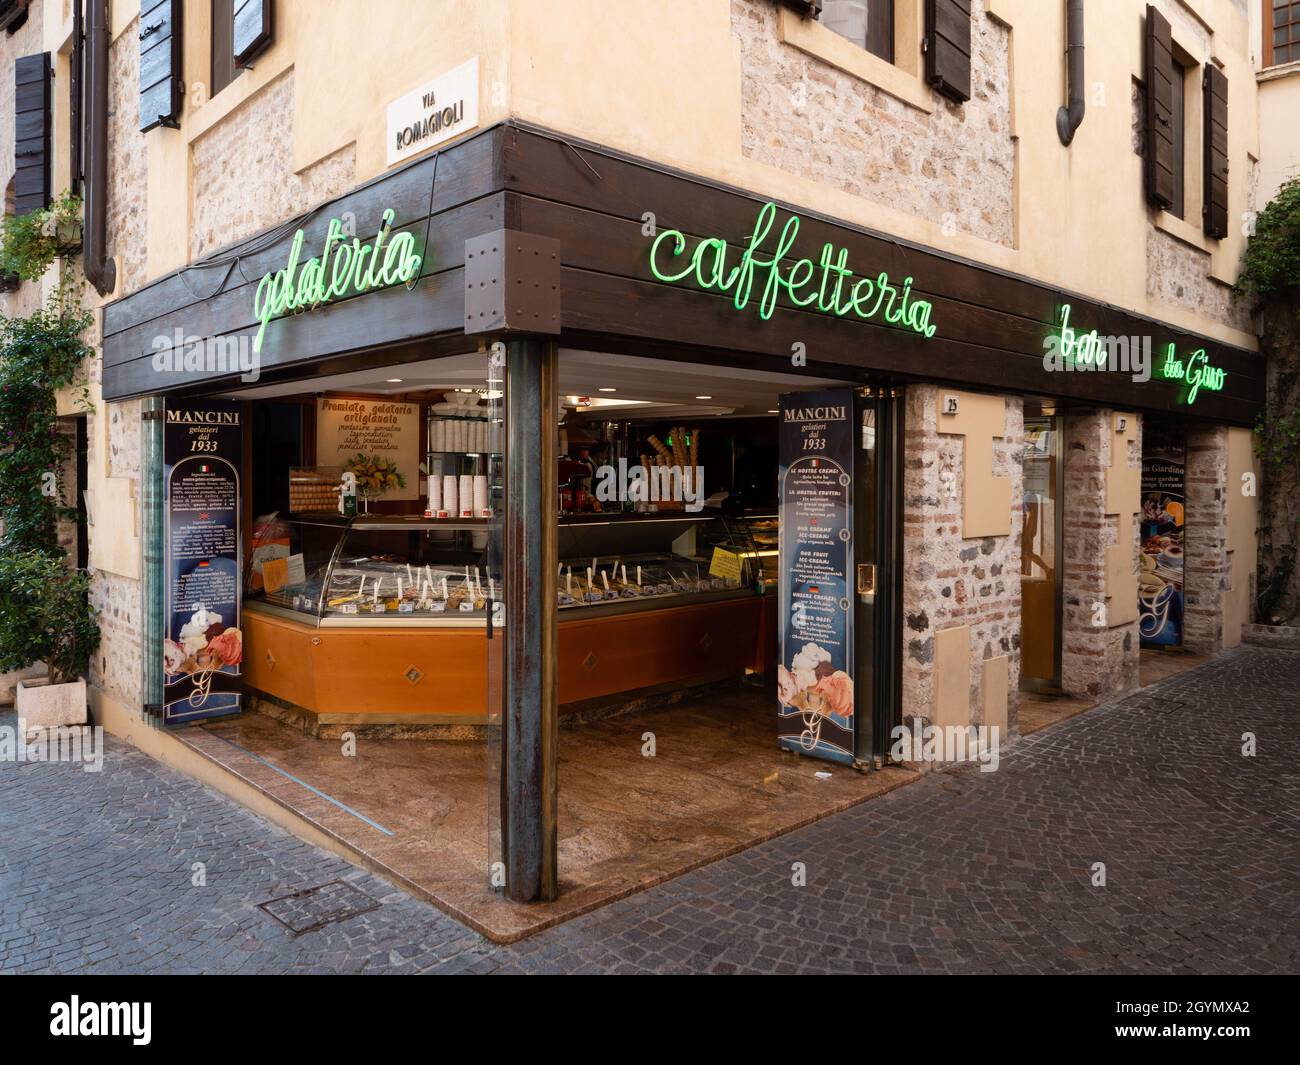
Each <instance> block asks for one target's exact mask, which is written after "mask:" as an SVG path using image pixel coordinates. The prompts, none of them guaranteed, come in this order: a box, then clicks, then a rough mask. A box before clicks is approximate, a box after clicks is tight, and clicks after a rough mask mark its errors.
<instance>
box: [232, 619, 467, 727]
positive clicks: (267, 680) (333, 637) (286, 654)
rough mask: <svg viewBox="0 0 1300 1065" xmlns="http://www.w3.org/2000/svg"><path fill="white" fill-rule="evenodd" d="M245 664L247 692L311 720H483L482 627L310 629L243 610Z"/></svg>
mask: <svg viewBox="0 0 1300 1065" xmlns="http://www.w3.org/2000/svg"><path fill="white" fill-rule="evenodd" d="M268 651H270V653H271V654H272V655H273V656H274V657H275V664H274V666H272V665H271V664H270V663H269V662H268V661H267V657H266V655H267V652H268ZM244 663H245V672H244V682H245V683H246V684H247V685H248V686H249V687H250V688H256V689H257V690H258V691H263V692H266V693H267V694H268V695H274V696H276V697H277V698H280V699H284V700H286V701H288V702H291V703H295V704H296V705H298V706H301V707H305V708H306V709H308V710H312V711H315V712H316V713H318V714H358V715H364V714H402V713H411V714H446V715H456V716H464V717H465V718H466V719H478V720H482V719H483V717H484V715H485V714H486V707H487V692H486V690H485V689H486V684H485V678H486V675H487V637H486V635H485V633H484V631H483V630H482V629H407V628H397V627H394V628H383V629H377V628H376V629H316V628H310V627H308V626H306V625H302V624H299V623H297V622H294V621H289V620H287V619H282V618H277V617H271V616H269V615H266V614H258V613H255V612H253V611H246V612H245V613H244ZM412 666H414V667H415V668H416V669H417V670H418V671H419V672H420V673H421V674H422V676H420V677H419V678H418V679H417V680H416V681H415V682H414V683H412V682H411V681H410V680H408V679H407V673H408V672H409V671H410V669H411V667H412Z"/></svg>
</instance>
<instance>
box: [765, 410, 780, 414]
mask: <svg viewBox="0 0 1300 1065" xmlns="http://www.w3.org/2000/svg"><path fill="white" fill-rule="evenodd" d="M767 413H768V414H780V413H781V412H780V411H779V410H770V411H768V412H767Z"/></svg>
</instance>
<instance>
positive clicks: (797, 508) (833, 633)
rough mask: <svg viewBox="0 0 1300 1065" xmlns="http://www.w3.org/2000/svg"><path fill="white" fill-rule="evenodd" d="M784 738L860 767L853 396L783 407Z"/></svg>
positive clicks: (838, 392)
mask: <svg viewBox="0 0 1300 1065" xmlns="http://www.w3.org/2000/svg"><path fill="white" fill-rule="evenodd" d="M780 414H781V426H780V482H779V494H780V501H781V542H780V554H781V576H780V582H779V595H778V603H779V604H780V618H779V622H778V626H779V640H780V659H781V661H780V664H779V665H778V667H777V701H778V704H779V709H778V717H777V742H778V743H779V744H780V745H781V746H782V747H785V748H788V749H789V750H792V751H797V752H799V753H801V754H807V755H811V756H813V757H815V758H824V759H826V760H828V761H832V762H839V763H841V764H844V765H851V764H852V763H853V736H854V725H853V721H854V713H853V711H854V695H853V676H854V662H853V588H852V584H851V574H852V573H853V444H854V433H853V393H852V391H851V390H849V389H835V390H830V391H822V392H798V393H793V394H791V395H786V396H782V397H781V403H780Z"/></svg>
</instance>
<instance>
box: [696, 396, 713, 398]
mask: <svg viewBox="0 0 1300 1065" xmlns="http://www.w3.org/2000/svg"><path fill="white" fill-rule="evenodd" d="M695 398H696V399H712V398H713V397H712V396H696V397H695Z"/></svg>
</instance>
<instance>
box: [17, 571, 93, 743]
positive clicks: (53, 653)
mask: <svg viewBox="0 0 1300 1065" xmlns="http://www.w3.org/2000/svg"><path fill="white" fill-rule="evenodd" d="M89 592H90V577H89V576H88V575H87V574H86V573H85V572H84V571H82V570H77V569H73V568H72V567H70V566H69V565H68V564H67V562H66V561H65V560H64V559H63V558H61V557H59V556H58V555H54V554H50V553H48V552H45V551H37V550H17V551H0V672H9V671H10V670H17V669H26V668H27V667H29V666H32V665H35V664H36V663H38V662H44V663H45V664H46V666H47V667H48V670H49V672H48V675H47V676H45V677H38V678H35V679H29V680H20V681H19V682H18V688H17V693H16V699H15V702H16V706H15V709H16V710H17V711H18V720H19V721H21V722H23V723H24V724H25V725H26V727H27V728H29V729H30V728H33V727H40V726H44V727H50V726H54V725H83V724H85V723H86V680H85V677H84V676H82V672H83V670H85V668H86V664H87V663H88V662H89V661H90V656H91V655H92V654H93V653H94V652H95V649H96V648H97V647H98V646H99V622H98V616H97V614H96V612H95V608H94V607H93V606H91V605H90V601H89Z"/></svg>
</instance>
